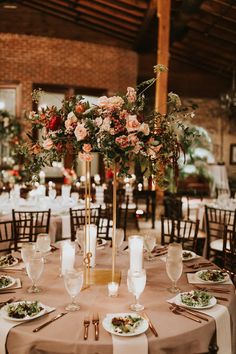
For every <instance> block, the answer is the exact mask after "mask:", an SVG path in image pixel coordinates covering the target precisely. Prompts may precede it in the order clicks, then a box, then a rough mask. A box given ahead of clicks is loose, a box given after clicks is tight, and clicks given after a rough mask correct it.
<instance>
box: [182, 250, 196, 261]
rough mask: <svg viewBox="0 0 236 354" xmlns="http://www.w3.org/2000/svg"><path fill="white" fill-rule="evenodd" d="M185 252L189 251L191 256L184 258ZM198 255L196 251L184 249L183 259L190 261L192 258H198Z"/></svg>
mask: <svg viewBox="0 0 236 354" xmlns="http://www.w3.org/2000/svg"><path fill="white" fill-rule="evenodd" d="M184 252H188V253H189V256H188V257H187V258H184V257H183V253H184ZM196 257H197V255H196V253H195V252H192V251H188V250H183V251H182V260H183V262H187V261H190V260H192V259H194V258H196Z"/></svg>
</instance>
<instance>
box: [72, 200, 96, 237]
mask: <svg viewBox="0 0 236 354" xmlns="http://www.w3.org/2000/svg"><path fill="white" fill-rule="evenodd" d="M100 209H101V207H98V208H91V209H90V224H94V225H96V226H97V228H99V219H100ZM84 225H85V209H72V208H70V229H71V241H75V239H76V231H77V229H80V230H82V229H83V227H84Z"/></svg>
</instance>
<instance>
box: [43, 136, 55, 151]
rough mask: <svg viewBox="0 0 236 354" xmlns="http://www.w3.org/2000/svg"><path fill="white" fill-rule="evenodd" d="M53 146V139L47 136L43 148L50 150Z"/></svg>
mask: <svg viewBox="0 0 236 354" xmlns="http://www.w3.org/2000/svg"><path fill="white" fill-rule="evenodd" d="M52 147H53V141H52V139H50V138H47V139H46V140H44V142H43V148H44V149H45V150H50V149H51V148H52Z"/></svg>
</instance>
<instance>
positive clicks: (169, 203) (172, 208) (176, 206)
mask: <svg viewBox="0 0 236 354" xmlns="http://www.w3.org/2000/svg"><path fill="white" fill-rule="evenodd" d="M163 203H164V209H165V217H167V218H172V219H182V217H183V213H182V204H183V203H182V200H181V199H179V198H176V197H175V196H167V197H165V198H164V201H163Z"/></svg>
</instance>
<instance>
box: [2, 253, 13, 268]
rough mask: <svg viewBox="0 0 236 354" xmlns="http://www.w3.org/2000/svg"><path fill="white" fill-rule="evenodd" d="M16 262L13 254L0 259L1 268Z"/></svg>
mask: <svg viewBox="0 0 236 354" xmlns="http://www.w3.org/2000/svg"><path fill="white" fill-rule="evenodd" d="M15 262H16V258H14V257H13V256H12V255H11V254H8V255H7V256H1V257H0V267H4V266H9V265H12V264H14V263H15Z"/></svg>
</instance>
